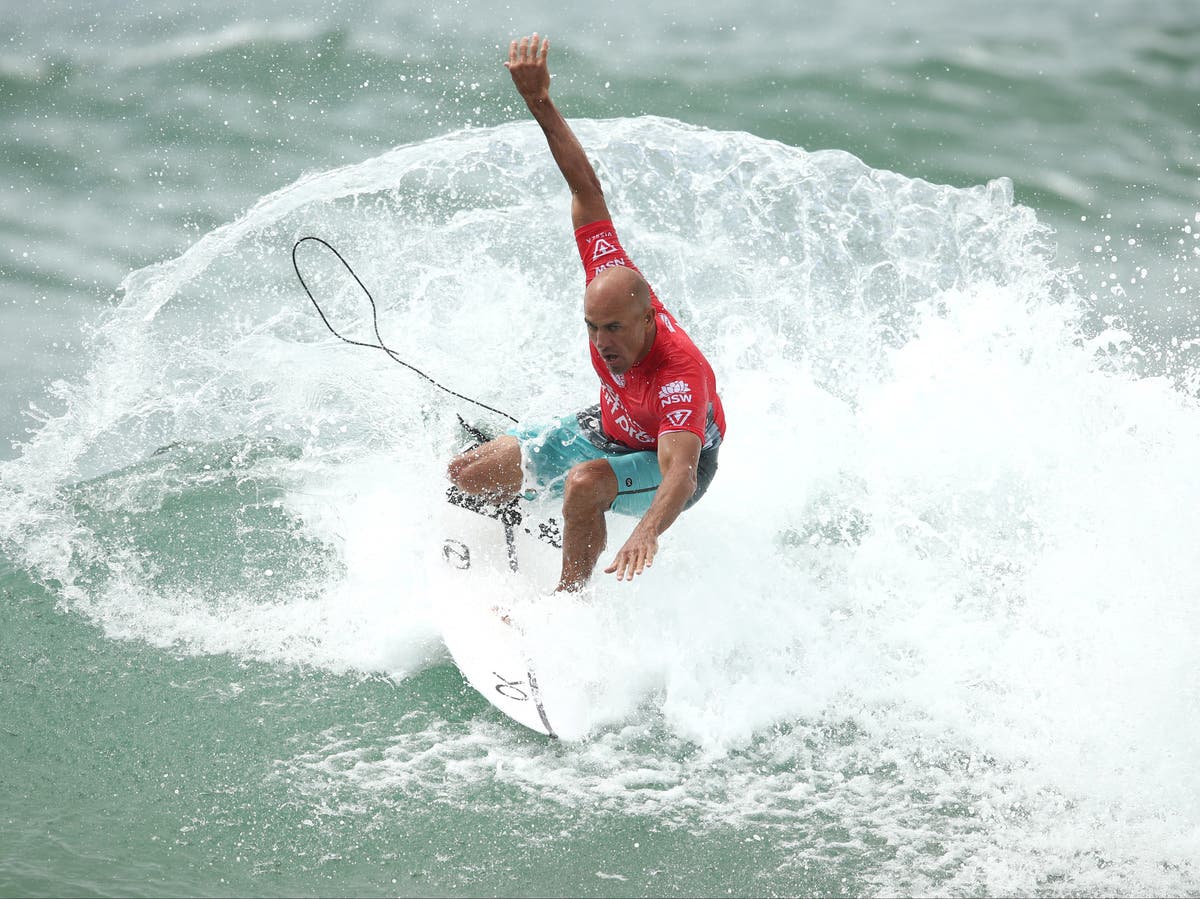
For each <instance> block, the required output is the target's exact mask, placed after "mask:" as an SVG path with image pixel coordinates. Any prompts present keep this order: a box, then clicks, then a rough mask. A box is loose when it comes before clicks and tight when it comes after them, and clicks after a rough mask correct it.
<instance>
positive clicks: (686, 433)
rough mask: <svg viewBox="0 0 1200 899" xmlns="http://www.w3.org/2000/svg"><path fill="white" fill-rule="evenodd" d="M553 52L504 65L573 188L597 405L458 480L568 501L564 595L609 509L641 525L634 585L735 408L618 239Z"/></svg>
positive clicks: (471, 460) (699, 490)
mask: <svg viewBox="0 0 1200 899" xmlns="http://www.w3.org/2000/svg"><path fill="white" fill-rule="evenodd" d="M549 50H550V42H549V41H548V40H541V41H539V39H538V35H537V34H534V35H533V36H532V37H528V38H521V39H520V41H513V42H512V44H511V46H510V47H509V51H508V62H507V63H505V65H507V67H508V71H509V74H510V75H511V76H512V80H513V84H514V85H516V88H517V90H518V91H519V92H520V94H521V97H522V98H523V99H524V100H525V104H526V105H527V106H528V107H529V111H530V112H531V113H533V117H534V119H536V120H537V123H538V124H539V125H540V126H541V128H542V131H543V132H544V134H545V135H546V142H547V143H548V144H549V146H550V152H551V154H552V155H553V156H554V161H555V162H556V163H557V164H558V168H559V170H560V171H561V172H562V174H563V177H564V178H565V179H566V182H567V186H568V187H569V188H570V190H571V220H572V224H573V225H574V228H575V242H576V245H577V246H578V248H579V255H580V259H581V260H582V262H583V267H584V273H585V282H584V283H585V285H586V287H585V289H584V293H583V320H584V323H585V324H586V325H587V333H588V339H589V340H590V342H591V357H592V367H593V368H594V369H595V370H596V374H597V375H598V376H599V378H600V403H599V405H597V406H592V407H590V408H588V409H584V410H583V411H581V412H578V413H576V414H574V415H570V416H566V417H564V418H560V419H558V420H556V421H554V422H553V423H551V424H549V425H545V426H528V425H518V426H517V427H516V428H513V429H511V430H510V431H509V432H508V433H507V434H506V435H505V436H503V437H499V438H497V439H495V440H492V441H490V442H488V443H484V444H482V445H480V446H477V447H475V448H474V449H471V450H468V451H467V452H465V453H463V454H462V455H460V456H458V457H456V458H455V459H454V460H453V461H452V462H451V463H450V467H449V476H450V480H451V481H453V483H454V484H455V485H456V486H457V487H458V488H459V489H460V490H462V491H464V492H466V493H469V494H472V495H475V496H482V497H485V498H488V499H491V500H493V501H496V502H505V501H507V500H510V499H512V498H513V497H515V496H518V495H520V494H522V493H525V494H526V495H533V494H537V493H541V492H549V493H550V494H551V495H555V496H557V495H561V496H562V500H563V558H562V574H561V576H560V578H559V582H558V590H560V591H563V590H566V591H572V590H578V589H579V588H580V587H582V586H583V585H584V584H585V583H587V581H588V579H589V578H590V577H591V575H592V571H593V569H594V568H595V567H596V562H597V561H598V559H599V557H600V553H601V551H602V550H603V549H604V546H605V542H606V538H607V529H606V526H605V520H604V515H605V513H606V512H610V511H611V512H617V513H620V514H625V515H632V516H636V517H640V519H641V520H640V521H639V522H638V524H637V526H636V527H635V528H634V529H633V533H632V534H630V536H629V539H628V540H626V541H625V545H624V546H622V547H621V548H620V550H618V551H617V554H616V556H615V558H614V559H613V560H612V563H611V564H610V565H609V566H608V567H607V568H606V569H605V573H607V574H615V575H616V576H617V579H618V580H627V579H632V578H633V577H634V576H635V575H639V574H641V573H642V572H643V571H644V570H645V569H646V568H647V567H649V566H650V564H651V563H652V562H653V561H654V556H655V554H656V553H657V552H658V538H659V536H660V535H661V534H662V533H663V531H665V530H666V529H667V528H668V527H670V526H671V524H672V523H673V522H674V521H675V519H676V518H678V517H679V514H680V513H681V512H682V511H683V510H684V509H687V508H688V507H689V506H691V505H693V504H694V503H695V502H696V501H697V500H699V499H700V497H701V496H702V495H703V494H704V491H705V490H706V489H708V485H709V484H710V483H711V481H712V478H713V475H715V474H716V471H717V451H718V449H719V447H720V445H721V440H722V439H723V437H724V435H725V413H724V411H723V410H722V408H721V400H720V397H718V396H717V385H716V378H715V377H714V376H713V371H712V367H711V366H710V365H709V364H708V362H707V360H705V358H704V356H703V355H702V354H701V353H700V351H699V350H698V349H696V345H695V344H694V343H692V341H691V339H690V338H689V337H688V336H687V334H685V333H684V331H683V329H682V328H681V327H680V326H679V323H678V322H677V321H675V318H674V317H673V316H672V315H671V313H670V312H668V311H667V310H666V309H665V308H664V307H663V305H662V303H660V302H659V301H658V297H656V296H655V295H654V291H653V290H652V289H651V288H650V285H649V284H648V283H647V282H646V279H645V278H644V277H642V274H641V272H640V271H638V269H637V267H636V266H635V265H634V264H633V261H632V260H631V259H630V258H629V256H628V255H627V254H626V252H625V250H624V248H623V247H622V246H621V242H620V240H619V239H618V238H617V232H616V230H615V229H614V228H613V224H612V218H611V216H610V215H609V211H608V206H607V204H606V203H605V200H604V192H603V191H602V190H601V188H600V179H599V178H597V177H596V172H595V170H594V169H593V168H592V164H591V163H590V162H589V161H588V158H587V155H586V154H585V153H584V151H583V147H582V146H581V145H580V143H579V140H578V139H577V138H576V137H575V134H574V132H572V131H571V128H570V126H569V125H567V123H566V121H565V120H564V119H563V117H562V115H561V114H559V111H558V109H557V108H556V107H555V106H554V103H553V102H552V101H551V100H550V70H549V69H548V68H547V65H546V57H547V54H548V53H549Z"/></svg>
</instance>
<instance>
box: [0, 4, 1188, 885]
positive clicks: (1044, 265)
mask: <svg viewBox="0 0 1200 899" xmlns="http://www.w3.org/2000/svg"><path fill="white" fill-rule="evenodd" d="M5 20H6V27H5V29H4V34H3V35H2V36H0V117H2V118H3V124H4V135H5V136H4V139H3V141H0V173H2V174H3V177H0V233H2V234H3V236H4V245H5V246H4V248H3V249H2V250H0V333H3V341H4V344H3V346H4V350H3V352H2V353H0V385H2V387H0V437H3V440H2V441H0V507H2V511H0V616H2V618H3V622H2V624H0V644H2V651H0V745H2V746H3V764H2V765H0V894H3V895H13V896H18V895H81V896H90V895H137V896H140V895H155V896H158V895H181V896H190V895H205V896H207V895H220V896H225V895H382V894H388V895H453V896H458V895H588V896H590V895H596V896H627V895H628V896H641V895H896V894H907V895H1132V896H1137V895H1151V894H1153V895H1196V894H1197V893H1200V875H1198V873H1197V871H1196V868H1195V859H1196V857H1197V853H1198V852H1200V837H1198V834H1200V830H1198V824H1197V821H1198V818H1200V779H1198V778H1197V775H1196V773H1195V771H1194V765H1193V763H1192V760H1193V759H1194V758H1195V757H1196V753H1197V751H1200V725H1198V724H1197V720H1198V717H1197V716H1198V710H1200V671H1198V670H1197V665H1196V662H1195V659H1194V646H1195V644H1196V639H1197V638H1198V637H1200V616H1198V615H1197V614H1196V612H1195V600H1196V598H1197V597H1198V596H1200V565H1198V564H1197V562H1196V560H1195V553H1194V551H1193V550H1192V541H1191V535H1192V534H1194V532H1195V526H1196V525H1200V522H1198V521H1195V520H1194V519H1195V518H1196V517H1197V514H1198V513H1197V511H1196V510H1197V509H1200V477H1198V476H1197V474H1196V466H1195V464H1194V460H1195V458H1196V450H1197V449H1200V411H1198V410H1197V408H1196V391H1197V389H1198V388H1200V378H1198V377H1197V372H1196V368H1195V363H1196V360H1195V357H1194V352H1195V347H1196V345H1197V341H1198V340H1200V331H1198V323H1197V320H1196V314H1195V297H1196V295H1197V290H1200V240H1197V238H1198V236H1200V160H1198V156H1197V146H1200V142H1198V139H1197V138H1198V135H1197V130H1198V126H1200V63H1198V62H1197V59H1200V55H1198V54H1197V52H1196V51H1197V48H1198V47H1200V7H1198V6H1197V5H1196V3H1195V2H1194V0H1159V2H1154V3H1132V2H1116V0H1101V2H1090V3H1082V2H1076V0H1070V2H1064V3H1055V4H1045V3H1031V2H1030V3H1026V2H1016V3H1009V4H974V3H967V4H961V3H950V2H932V0H923V2H919V3H910V4H903V3H894V4H889V3H867V2H863V0H855V2H851V3H845V4H839V5H836V6H835V5H832V4H829V5H809V6H796V5H794V4H782V3H763V4H753V5H749V6H746V5H743V6H740V7H737V6H731V5H721V4H709V3H703V2H702V3H692V4H686V5H671V6H654V7H653V8H648V7H643V6H639V5H637V4H630V3H606V4H597V5H592V6H579V7H573V8H570V9H563V8H560V7H558V6H550V5H543V6H541V7H538V6H535V7H521V8H515V7H511V6H508V5H505V4H500V3H469V2H464V3H457V4H452V5H440V4H439V5H424V6H413V5H409V6H396V5H393V4H383V3H378V2H373V0H372V2H368V0H363V2H358V3H322V4H315V3H304V2H301V3H293V4H289V5H286V6H282V5H273V4H255V3H249V4H233V3H209V4H205V5H203V6H195V5H192V6H185V5H182V4H177V3H158V4H155V3H151V4H145V5H142V6H140V7H138V8H137V9H136V10H132V9H130V8H128V7H126V6H123V5H120V4H112V3H107V2H95V3H69V4H68V3H58V2H51V3H48V4H46V5H43V6H37V7H35V6H33V5H28V6H23V7H19V6H14V7H12V8H11V9H7V10H6V11H5ZM534 29H537V30H539V31H541V32H543V33H545V34H548V35H550V37H551V40H552V43H553V49H552V70H553V71H554V72H555V82H554V92H555V96H556V99H557V101H558V103H559V105H560V106H561V107H562V109H563V111H564V113H565V114H566V115H567V116H568V117H569V118H570V119H572V120H573V121H576V122H578V123H579V129H580V133H581V136H582V137H583V138H584V140H585V143H586V144H587V146H588V148H589V151H590V152H591V153H592V154H593V156H594V158H595V159H596V161H597V166H598V169H599V171H600V174H601V177H602V179H603V180H604V182H605V187H606V190H607V192H608V195H609V198H610V202H611V203H612V205H613V208H614V210H615V211H617V214H618V216H619V218H618V225H619V227H621V229H622V233H623V235H624V236H625V237H626V241H627V243H628V244H630V246H631V247H632V248H633V252H634V253H635V256H636V257H637V258H638V260H639V263H640V264H641V265H642V268H643V269H644V270H646V271H647V272H648V273H649V274H650V277H651V280H652V282H653V283H654V284H655V285H656V288H658V290H659V293H660V294H661V295H663V297H664V300H665V301H666V302H667V304H668V305H669V306H670V307H671V308H672V309H674V310H675V311H677V312H678V313H679V314H680V317H681V320H683V321H684V322H685V323H686V324H687V326H688V328H689V331H690V332H691V333H693V335H694V336H696V337H697V339H698V340H699V341H700V342H701V344H702V346H704V347H705V348H706V351H707V352H708V353H709V355H710V358H712V359H713V361H714V365H715V367H716V369H717V371H718V376H719V378H720V379H721V383H722V385H723V387H722V389H723V395H724V397H725V403H726V407H727V410H728V412H729V420H730V437H731V440H730V443H729V445H728V447H727V448H726V450H724V451H723V457H722V472H721V476H720V478H719V479H718V481H717V482H716V485H715V486H714V490H713V494H712V496H711V497H709V498H706V500H705V503H704V504H703V505H702V506H697V508H696V510H695V511H694V512H693V513H689V515H688V516H686V517H685V520H681V523H680V524H679V526H678V527H677V529H676V530H675V531H673V532H672V540H671V541H670V542H668V543H666V544H665V551H664V555H663V560H662V565H661V566H656V567H657V568H660V569H661V570H660V571H659V570H656V572H655V577H656V578H657V580H650V579H647V580H646V581H645V582H644V583H642V584H639V585H638V586H636V587H635V588H633V589H632V590H625V591H623V592H622V590H620V589H619V588H617V587H615V585H600V586H598V587H597V589H596V592H595V595H594V596H593V597H591V601H590V603H588V604H586V605H584V606H582V607H581V608H579V609H572V610H568V611H563V612H560V613H559V614H558V617H557V618H556V617H554V615H548V616H547V618H546V619H545V621H540V620H539V621H536V622H534V623H532V624H531V627H534V625H535V624H536V627H535V630H536V629H537V628H541V630H540V631H538V633H541V634H542V635H543V636H545V637H546V640H547V643H546V645H545V646H544V647H543V648H544V649H546V651H547V652H548V653H549V652H550V650H549V648H548V647H549V646H551V645H553V646H556V647H559V649H560V650H561V651H562V652H565V653H568V654H573V655H574V659H575V665H576V667H577V669H578V677H579V681H580V684H581V685H582V686H581V688H580V689H581V696H585V697H588V698H587V700H586V701H587V702H591V703H592V704H593V705H594V715H593V717H592V719H591V721H590V727H589V729H588V732H587V733H586V734H584V735H583V736H582V738H581V739H577V740H571V741H563V742H560V743H547V742H545V741H543V740H541V739H540V738H538V737H536V736H535V735H533V734H530V733H526V732H524V731H522V730H521V729H520V728H519V727H517V726H515V725H513V724H511V723H510V722H508V721H506V720H505V719H504V718H502V717H501V716H500V715H499V714H498V713H496V712H495V711H494V710H493V709H492V708H491V707H490V706H489V705H488V704H487V703H486V702H485V701H484V700H483V699H482V698H481V697H480V696H479V695H478V694H476V693H475V692H474V691H473V690H471V689H470V688H469V687H467V686H466V685H465V684H464V683H463V681H462V679H461V677H460V676H459V675H458V673H457V670H456V669H455V668H454V666H453V665H452V664H451V662H450V660H449V658H448V657H447V655H446V653H445V651H444V649H443V648H442V646H441V642H440V638H439V634H438V631H437V626H436V621H437V615H436V610H437V609H438V608H439V606H441V605H442V604H444V602H446V601H449V600H452V599H454V598H455V597H453V596H452V595H450V593H451V592H452V590H451V589H450V588H447V586H446V584H445V583H444V582H443V581H442V580H440V579H439V576H438V575H436V574H430V573H428V572H427V571H426V557H427V552H426V545H425V543H424V542H423V541H424V540H425V538H426V536H427V532H428V531H429V530H430V529H431V528H430V522H431V520H433V521H436V510H437V508H438V503H437V499H438V490H439V489H440V486H439V485H440V484H441V483H442V482H441V480H440V478H441V471H442V465H443V460H444V459H445V457H446V456H447V455H448V453H449V452H450V451H451V450H452V449H453V445H454V440H455V434H454V414H455V413H456V412H457V411H460V410H459V409H458V408H456V407H454V405H453V404H449V403H447V402H446V401H445V399H444V398H442V397H440V396H439V395H438V394H436V392H432V391H430V390H428V389H427V388H426V387H424V386H422V385H421V384H420V383H418V382H417V381H415V380H414V379H412V378H411V377H410V376H408V375H406V374H405V373H404V372H402V371H401V370H399V369H397V368H396V367H395V366H393V365H391V363H390V362H389V361H388V360H387V359H386V357H383V356H382V355H381V354H371V353H369V352H366V351H354V350H345V351H343V350H342V349H341V348H338V347H336V346H335V345H334V344H333V343H332V342H331V340H330V338H329V337H328V335H327V334H325V333H324V332H323V331H322V329H321V326H320V323H319V321H317V320H316V318H315V316H314V315H313V314H312V311H311V309H310V308H309V307H308V306H307V305H306V304H307V299H306V298H305V297H304V296H303V294H302V292H301V291H300V290H299V288H298V285H297V284H296V283H295V280H294V275H293V274H292V272H291V259H290V255H289V254H290V251H291V247H292V243H293V241H294V240H295V239H296V238H297V237H299V236H301V235H303V234H306V233H319V234H322V235H324V236H327V237H328V238H330V239H331V240H333V241H334V242H335V243H336V244H337V245H338V246H339V248H341V249H342V250H343V251H345V252H347V254H348V256H349V257H350V258H352V259H353V261H354V263H355V267H356V270H357V271H358V272H359V273H360V274H361V275H363V276H364V278H365V280H366V282H367V283H369V284H371V285H372V286H373V287H375V288H376V294H377V298H378V299H379V300H380V304H381V322H382V324H383V327H384V330H385V333H386V334H387V336H388V338H389V342H390V343H391V345H392V346H393V347H394V348H395V349H396V350H397V351H398V352H400V353H401V355H402V356H405V357H406V358H413V359H417V360H420V361H421V362H423V363H427V364H428V365H429V366H430V368H431V370H432V371H435V372H436V373H437V374H438V375H439V376H440V377H442V378H443V379H444V380H446V381H447V382H449V383H452V384H453V385H454V386H455V387H456V389H460V390H463V391H465V392H467V393H469V394H472V395H477V396H482V397H485V398H487V400H488V401H489V402H494V403H497V404H499V406H500V408H504V409H512V410H514V411H517V410H519V411H521V412H522V414H524V412H525V411H528V412H530V414H536V415H545V414H553V413H555V412H556V411H561V410H562V409H563V408H573V406H571V405H570V404H572V403H578V404H579V405H582V404H583V402H584V401H585V400H586V401H591V399H590V398H591V395H592V394H593V393H594V384H593V383H592V381H591V380H590V379H589V376H588V373H587V371H586V358H585V357H584V355H583V354H582V353H581V352H577V351H578V350H581V349H582V337H581V335H580V334H579V333H577V330H576V324H577V323H576V322H575V319H574V317H573V315H574V313H573V312H571V311H570V310H571V309H572V308H573V306H572V305H571V304H572V303H574V302H575V301H576V299H577V295H578V286H579V285H578V283H577V280H578V277H577V272H576V270H575V266H576V265H577V263H576V261H575V260H574V259H573V258H572V256H571V253H572V249H571V247H570V244H569V233H568V228H567V224H566V219H567V206H566V198H565V191H564V190H563V189H562V187H561V185H560V184H559V182H558V181H557V176H556V173H555V172H554V171H553V170H552V168H550V162H549V160H548V158H547V155H548V154H545V153H544V152H543V148H542V147H541V145H540V144H539V140H540V138H539V135H538V134H537V133H536V132H535V131H534V130H532V129H531V126H529V123H528V120H527V116H526V114H525V112H524V110H523V108H521V107H520V104H519V103H517V102H515V98H514V96H513V93H512V90H511V86H510V83H509V81H508V78H507V75H506V73H505V72H504V69H503V67H502V66H501V65H500V61H501V60H502V58H503V54H504V51H505V48H506V46H507V42H508V40H509V39H510V37H512V36H515V35H517V34H521V33H524V32H528V31H532V30H534ZM327 263H328V260H327V259H326V260H322V259H321V258H320V257H308V258H307V264H308V265H309V266H311V267H312V269H313V272H314V278H315V281H316V283H317V285H318V290H319V291H320V292H321V295H322V296H325V297H328V298H329V302H330V308H331V310H332V311H333V312H334V313H335V314H336V315H337V316H338V318H337V320H338V321H339V322H342V321H344V322H347V323H348V325H350V326H351V328H352V329H360V333H365V330H362V329H366V328H367V327H369V321H368V320H367V319H366V318H364V317H363V316H364V315H365V314H367V313H366V312H364V309H363V303H362V298H361V296H359V295H358V294H357V293H356V292H354V291H353V290H350V289H348V285H347V284H346V282H345V278H344V275H343V274H342V273H341V272H340V271H339V270H338V269H337V268H336V267H334V266H330V265H327ZM564 310H565V311H564ZM571 347H574V348H575V350H572V349H571ZM572 353H574V355H573V354H572ZM501 589H506V588H503V587H502V586H500V585H498V586H497V590H501ZM535 617H536V616H535ZM551 638H552V639H551ZM581 701H585V700H581Z"/></svg>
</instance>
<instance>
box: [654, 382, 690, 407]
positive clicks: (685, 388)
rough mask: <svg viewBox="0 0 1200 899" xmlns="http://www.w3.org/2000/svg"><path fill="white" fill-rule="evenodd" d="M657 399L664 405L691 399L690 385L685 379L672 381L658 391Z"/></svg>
mask: <svg viewBox="0 0 1200 899" xmlns="http://www.w3.org/2000/svg"><path fill="white" fill-rule="evenodd" d="M658 401H659V402H660V403H662V405H664V406H672V405H674V404H676V403H690V402H691V401H692V387H691V385H690V384H688V382H687V381H672V382H671V383H670V384H665V385H663V387H662V389H661V390H659V391H658Z"/></svg>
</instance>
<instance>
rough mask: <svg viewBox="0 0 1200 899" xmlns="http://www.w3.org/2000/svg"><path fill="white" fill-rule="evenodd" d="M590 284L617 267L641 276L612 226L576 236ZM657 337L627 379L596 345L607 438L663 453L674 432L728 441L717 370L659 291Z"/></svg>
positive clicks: (706, 442)
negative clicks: (663, 445) (662, 440)
mask: <svg viewBox="0 0 1200 899" xmlns="http://www.w3.org/2000/svg"><path fill="white" fill-rule="evenodd" d="M575 242H576V243H577V244H578V245H579V257H580V259H581V260H583V268H584V272H585V273H586V280H585V282H584V283H585V284H590V283H591V282H592V279H593V278H594V277H596V275H597V274H598V273H599V272H601V271H603V270H604V269H606V268H610V267H612V266H614V265H624V266H628V267H629V268H632V269H634V271H638V268H637V266H635V265H634V264H633V261H632V260H631V259H630V258H629V255H628V254H627V253H626V252H625V249H624V248H623V247H622V246H621V243H620V241H619V240H618V239H617V232H616V230H615V229H614V228H613V224H612V222H610V221H598V222H592V223H590V224H587V225H584V226H583V227H582V228H579V229H578V230H577V231H576V232H575ZM650 302H651V304H652V305H653V307H654V314H655V324H656V325H657V327H656V333H655V336H654V344H653V346H651V347H650V352H649V353H648V354H647V355H646V358H645V359H643V360H642V361H641V362H639V363H637V364H636V365H634V366H633V367H632V368H631V369H629V371H627V372H625V374H623V375H614V374H613V373H612V372H611V371H609V370H608V366H607V365H605V364H604V360H603V359H602V358H601V357H600V354H599V352H597V350H596V347H595V345H594V344H590V343H589V347H590V349H591V354H592V367H593V368H594V369H596V374H597V375H599V376H600V384H601V388H600V413H601V425H602V427H603V428H604V433H605V434H606V435H607V436H608V437H609V438H611V439H612V440H615V441H617V442H618V443H621V444H623V445H624V446H627V447H629V448H630V449H635V450H651V451H654V450H656V449H657V448H658V440H659V438H660V437H661V436H662V435H663V434H669V433H671V432H672V431H690V432H691V433H693V434H695V435H696V436H697V437H699V438H700V442H701V445H702V446H703V447H704V448H705V449H707V448H709V447H711V446H715V445H716V444H718V443H720V441H721V438H722V437H724V436H725V412H724V410H723V409H722V408H721V398H720V397H719V396H717V380H716V377H715V376H714V375H713V370H712V367H711V366H710V365H709V364H708V360H706V359H705V358H704V356H703V355H702V354H701V352H700V350H698V349H697V348H696V345H695V344H694V343H692V340H691V338H690V337H688V336H687V334H686V333H684V330H683V328H681V327H679V323H678V322H677V321H675V317H674V316H672V315H671V313H670V312H668V311H667V310H666V309H665V308H664V307H663V304H662V303H660V302H659V301H658V297H657V296H655V294H654V291H653V289H651V291H650Z"/></svg>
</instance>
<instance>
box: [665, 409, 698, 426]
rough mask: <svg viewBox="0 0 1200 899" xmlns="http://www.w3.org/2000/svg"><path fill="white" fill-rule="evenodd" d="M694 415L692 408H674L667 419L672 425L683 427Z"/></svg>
mask: <svg viewBox="0 0 1200 899" xmlns="http://www.w3.org/2000/svg"><path fill="white" fill-rule="evenodd" d="M691 417H692V410H691V409H672V410H671V411H670V412H668V413H667V421H669V422H670V423H671V426H672V427H676V428H682V427H683V426H684V425H685V424H687V420H688V419H689V418H691Z"/></svg>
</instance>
